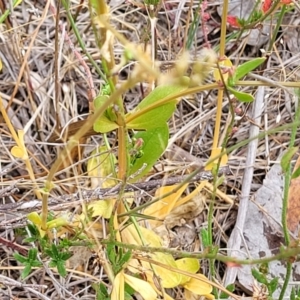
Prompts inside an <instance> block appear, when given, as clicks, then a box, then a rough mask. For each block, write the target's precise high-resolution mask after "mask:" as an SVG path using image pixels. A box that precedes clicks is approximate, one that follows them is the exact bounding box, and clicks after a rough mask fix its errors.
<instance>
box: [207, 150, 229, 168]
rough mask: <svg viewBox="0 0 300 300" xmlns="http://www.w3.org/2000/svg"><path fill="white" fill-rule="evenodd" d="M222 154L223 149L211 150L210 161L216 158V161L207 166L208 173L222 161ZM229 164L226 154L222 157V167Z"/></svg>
mask: <svg viewBox="0 0 300 300" xmlns="http://www.w3.org/2000/svg"><path fill="white" fill-rule="evenodd" d="M221 153H222V148H221V147H218V148H213V149H212V150H211V155H210V158H209V159H213V158H216V159H215V160H213V161H212V162H211V163H209V164H207V165H206V166H205V170H206V171H210V170H211V169H212V168H213V166H214V165H215V164H217V163H218V160H219V159H220V157H219V155H220V154H221ZM227 162H228V156H227V154H226V153H225V154H223V155H222V158H221V164H220V166H221V167H222V166H225V165H227Z"/></svg>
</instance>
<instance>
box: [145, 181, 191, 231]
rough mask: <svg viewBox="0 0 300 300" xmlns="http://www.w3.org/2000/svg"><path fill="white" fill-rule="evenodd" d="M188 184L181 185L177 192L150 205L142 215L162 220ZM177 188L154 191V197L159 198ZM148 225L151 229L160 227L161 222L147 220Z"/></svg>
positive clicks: (174, 186)
mask: <svg viewBox="0 0 300 300" xmlns="http://www.w3.org/2000/svg"><path fill="white" fill-rule="evenodd" d="M187 186H188V184H185V185H183V186H182V187H181V188H180V189H179V190H178V191H177V192H175V193H172V194H170V195H169V196H167V197H164V198H163V199H161V200H159V201H157V202H155V203H153V204H152V205H150V206H148V207H147V208H146V209H145V210H144V214H145V215H148V216H153V217H156V216H157V217H159V218H161V219H164V218H165V217H166V216H167V215H168V214H169V212H170V211H171V210H172V209H173V208H174V206H175V204H176V201H177V200H178V199H179V198H180V196H181V195H182V193H183V192H184V190H185V189H186V187H187ZM176 187H177V186H176V185H173V186H164V187H161V188H159V189H157V190H156V193H155V196H156V197H161V196H163V195H165V194H167V193H169V192H172V191H173V190H174V189H175V188H176ZM149 223H150V224H151V225H152V226H153V227H157V226H158V225H160V224H161V223H162V222H161V221H156V220H149Z"/></svg>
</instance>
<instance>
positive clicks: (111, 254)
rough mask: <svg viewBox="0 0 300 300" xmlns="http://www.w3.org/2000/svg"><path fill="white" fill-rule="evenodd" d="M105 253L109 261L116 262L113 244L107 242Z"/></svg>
mask: <svg viewBox="0 0 300 300" xmlns="http://www.w3.org/2000/svg"><path fill="white" fill-rule="evenodd" d="M107 254H108V258H109V261H110V262H111V264H112V265H114V264H115V263H116V249H115V246H114V245H113V244H108V245H107Z"/></svg>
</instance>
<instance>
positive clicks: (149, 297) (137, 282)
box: [124, 274, 157, 300]
mask: <svg viewBox="0 0 300 300" xmlns="http://www.w3.org/2000/svg"><path fill="white" fill-rule="evenodd" d="M124 277H125V282H126V283H127V284H129V285H130V286H131V287H132V288H133V289H134V290H135V291H136V292H138V293H140V294H141V296H142V297H143V299H144V300H155V299H157V294H156V292H155V290H154V289H153V287H152V286H151V285H150V284H149V283H148V282H146V281H144V280H141V279H139V278H136V277H133V276H130V275H127V274H124Z"/></svg>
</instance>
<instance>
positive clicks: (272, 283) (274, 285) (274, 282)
mask: <svg viewBox="0 0 300 300" xmlns="http://www.w3.org/2000/svg"><path fill="white" fill-rule="evenodd" d="M277 286H278V277H275V278H273V279H272V280H271V281H270V283H269V284H268V290H269V294H270V295H273V293H274V292H275V290H276V289H277Z"/></svg>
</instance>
